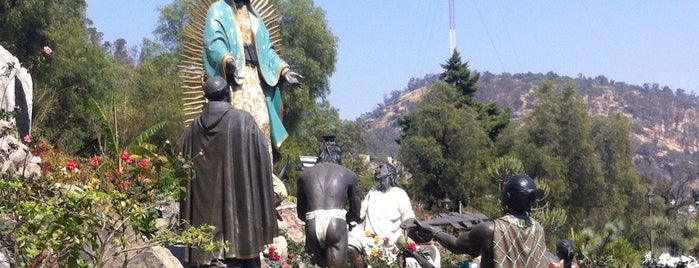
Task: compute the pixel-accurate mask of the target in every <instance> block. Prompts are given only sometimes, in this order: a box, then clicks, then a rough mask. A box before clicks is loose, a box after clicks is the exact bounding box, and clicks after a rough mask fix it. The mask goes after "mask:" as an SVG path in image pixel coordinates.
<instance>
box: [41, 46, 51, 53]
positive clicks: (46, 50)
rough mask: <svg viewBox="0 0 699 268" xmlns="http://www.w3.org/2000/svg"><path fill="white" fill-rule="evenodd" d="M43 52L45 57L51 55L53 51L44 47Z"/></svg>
mask: <svg viewBox="0 0 699 268" xmlns="http://www.w3.org/2000/svg"><path fill="white" fill-rule="evenodd" d="M43 52H44V53H45V54H46V55H51V53H52V52H53V50H52V49H51V47H49V46H45V47H44V50H43Z"/></svg>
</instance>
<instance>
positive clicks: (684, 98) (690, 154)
mask: <svg viewBox="0 0 699 268" xmlns="http://www.w3.org/2000/svg"><path fill="white" fill-rule="evenodd" d="M546 79H548V80H551V81H554V82H555V83H556V84H558V85H562V84H565V83H573V84H575V85H576V86H577V88H578V90H579V92H580V94H581V95H582V96H583V98H584V99H585V100H586V101H587V103H588V107H589V112H590V113H591V114H593V115H604V116H608V115H611V114H615V113H622V114H624V115H626V116H627V117H629V118H630V119H631V121H632V123H633V134H632V136H633V141H634V145H635V148H636V156H635V165H636V170H637V171H638V172H639V173H640V174H641V175H644V176H648V177H650V178H655V179H658V178H673V176H674V175H676V174H678V172H679V169H685V170H687V169H690V172H689V173H688V174H697V170H699V169H697V163H699V153H698V152H699V118H698V117H697V115H698V114H699V98H698V97H697V96H696V95H695V94H689V93H687V92H685V91H684V90H682V89H677V90H674V91H673V90H672V89H670V88H668V87H660V86H659V85H658V84H644V85H643V86H637V85H629V84H626V83H624V82H616V81H614V80H608V79H607V78H606V77H604V76H598V77H595V78H591V77H584V76H580V77H577V78H570V77H566V76H558V75H556V74H555V73H552V72H549V73H547V74H540V73H539V74H534V73H526V74H508V73H504V74H500V75H495V74H492V73H489V72H484V73H481V77H480V80H479V82H478V92H477V93H476V97H477V98H478V100H479V101H481V102H492V101H496V102H497V103H498V104H499V105H500V106H502V107H510V108H511V109H512V112H513V114H512V116H513V120H517V119H518V118H520V117H521V116H522V115H523V114H525V113H526V112H527V111H528V110H529V109H531V108H532V106H531V105H532V101H533V98H532V96H531V93H532V92H533V89H534V88H535V87H538V86H539V85H541V82H542V81H544V80H546ZM435 80H436V75H427V76H425V78H423V79H413V80H411V81H410V83H409V84H408V86H407V87H406V89H405V90H403V91H394V92H392V93H391V96H390V97H387V98H385V99H384V103H383V104H379V106H378V108H377V109H375V110H374V111H372V112H369V113H366V114H364V115H362V116H361V117H360V120H361V121H362V122H363V125H364V128H365V130H366V137H365V138H366V140H367V143H368V144H369V148H370V150H371V153H372V154H373V155H387V156H395V155H396V152H397V150H398V144H397V143H396V142H395V140H396V139H397V138H399V137H400V128H399V126H398V124H397V121H396V120H397V119H398V118H399V117H400V116H401V115H402V114H403V113H404V112H406V111H409V110H410V109H411V108H412V107H413V104H414V102H415V101H417V100H419V99H420V97H421V96H422V94H424V93H425V92H427V91H428V90H429V88H430V86H429V85H431V83H432V82H434V81H435Z"/></svg>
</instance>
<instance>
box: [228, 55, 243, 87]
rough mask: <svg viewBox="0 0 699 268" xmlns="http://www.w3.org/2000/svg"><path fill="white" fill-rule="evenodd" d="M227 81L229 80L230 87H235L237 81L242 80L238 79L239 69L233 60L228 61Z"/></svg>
mask: <svg viewBox="0 0 699 268" xmlns="http://www.w3.org/2000/svg"><path fill="white" fill-rule="evenodd" d="M226 80H228V84H229V85H235V84H236V81H237V80H240V77H238V67H236V66H235V61H234V60H233V58H229V59H227V60H226Z"/></svg>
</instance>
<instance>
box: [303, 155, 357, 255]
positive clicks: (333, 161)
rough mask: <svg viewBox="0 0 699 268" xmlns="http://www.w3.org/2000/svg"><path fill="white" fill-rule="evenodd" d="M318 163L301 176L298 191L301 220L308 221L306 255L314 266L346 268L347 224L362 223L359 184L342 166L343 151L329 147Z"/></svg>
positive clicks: (355, 176)
mask: <svg viewBox="0 0 699 268" xmlns="http://www.w3.org/2000/svg"><path fill="white" fill-rule="evenodd" d="M316 163H317V164H316V165H315V166H313V167H310V168H307V169H305V170H304V171H303V173H301V175H300V176H299V179H298V181H297V187H296V189H297V194H296V197H297V202H298V203H297V210H298V217H299V218H301V219H305V221H306V227H305V231H306V251H307V252H308V253H309V254H310V255H311V263H312V264H315V265H318V266H320V267H337V268H344V267H347V238H348V232H347V223H348V222H351V221H357V220H358V219H359V208H360V203H361V196H360V194H359V181H358V178H357V175H356V174H355V173H354V172H352V171H351V170H349V169H347V168H345V167H343V166H342V151H341V150H340V147H337V146H335V145H331V144H326V145H325V146H324V147H323V149H322V150H321V152H320V156H319V157H318V160H317V162H316ZM345 203H349V210H348V211H345V209H344V208H345Z"/></svg>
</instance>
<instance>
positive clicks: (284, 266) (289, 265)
mask: <svg viewBox="0 0 699 268" xmlns="http://www.w3.org/2000/svg"><path fill="white" fill-rule="evenodd" d="M282 268H291V264H288V263H285V264H284V265H283V266H282Z"/></svg>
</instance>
